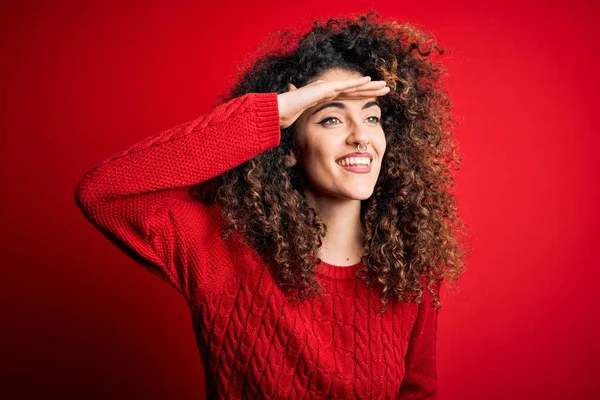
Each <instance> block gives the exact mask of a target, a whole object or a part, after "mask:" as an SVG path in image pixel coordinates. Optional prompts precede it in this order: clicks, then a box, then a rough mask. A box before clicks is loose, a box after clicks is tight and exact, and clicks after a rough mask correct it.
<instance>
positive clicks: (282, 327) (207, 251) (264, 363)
mask: <svg viewBox="0 0 600 400" xmlns="http://www.w3.org/2000/svg"><path fill="white" fill-rule="evenodd" d="M279 143H280V126H279V114H278V105H277V94H276V93H259V94H257V93H252V94H247V95H245V96H242V97H239V98H235V99H233V100H230V101H229V102H227V103H224V104H221V105H219V106H217V107H216V108H214V109H213V110H212V111H211V112H209V113H207V114H206V115H203V116H201V117H199V118H197V119H195V120H193V121H190V122H187V123H184V124H180V125H178V126H176V127H174V128H172V129H169V130H166V131H163V132H161V133H159V134H156V135H154V136H151V137H148V138H146V139H144V140H142V141H140V142H139V143H137V144H135V145H133V146H131V147H130V148H128V149H127V150H125V151H122V152H120V153H118V154H116V155H114V156H113V157H111V158H109V159H107V160H105V161H103V162H102V163H100V164H98V165H97V166H95V167H94V168H93V169H92V170H91V171H89V172H87V173H86V174H85V175H84V176H83V178H82V179H81V181H80V182H79V184H78V186H77V189H76V192H75V200H76V202H77V205H78V206H79V208H80V209H81V211H82V212H83V214H84V215H85V217H86V218H87V219H88V220H89V221H90V222H91V223H92V224H93V225H94V226H95V227H96V228H97V229H99V230H100V231H101V232H102V233H103V234H104V235H105V236H106V237H107V238H108V239H110V240H111V242H113V243H114V244H115V245H117V246H119V248H121V249H122V250H123V251H125V252H126V253H127V254H128V255H129V256H130V257H132V258H133V259H134V260H136V261H137V262H138V263H140V265H142V266H144V267H145V268H147V269H148V270H149V271H151V272H152V273H153V274H155V275H157V276H159V277H160V278H161V279H163V280H165V281H166V282H168V283H169V284H170V285H171V286H173V287H174V288H175V289H177V290H178V291H179V292H180V293H181V294H182V295H183V296H184V297H185V298H186V300H187V301H188V303H189V305H190V310H191V312H192V316H193V326H194V330H195V333H196V340H197V344H198V349H199V351H200V354H201V356H202V359H203V362H204V367H205V371H206V385H207V386H206V390H207V396H208V397H209V398H214V397H218V398H232V399H234V398H236V399H237V398H245V397H260V398H292V399H296V398H340V399H341V398H343V399H347V398H374V399H383V398H386V399H389V398H401V399H417V398H419V399H422V398H428V399H430V398H435V397H436V391H437V390H436V387H437V383H436V378H437V377H436V368H435V340H436V328H437V314H438V312H437V311H436V310H435V309H434V308H433V306H432V305H431V297H430V295H429V294H428V292H427V290H424V296H423V301H422V303H421V304H422V305H420V306H419V305H416V304H412V303H394V302H390V303H389V305H388V310H387V312H386V313H385V314H384V315H380V314H377V313H376V312H375V310H376V308H377V307H378V306H379V305H380V302H379V295H378V291H377V290H371V291H370V290H368V288H367V287H365V286H364V285H363V284H362V283H361V282H360V280H359V279H358V278H356V277H355V276H354V273H355V271H356V270H357V269H358V268H359V267H360V263H359V264H356V265H353V266H350V267H341V266H333V265H329V264H326V263H322V264H320V265H319V266H318V275H317V278H318V279H321V280H322V282H323V283H324V285H325V286H324V288H325V297H324V298H315V299H311V300H307V301H304V302H300V303H298V304H296V305H293V306H292V305H290V303H288V301H287V300H286V298H285V296H284V295H283V293H282V292H281V291H280V289H279V288H278V286H277V285H276V284H275V283H274V280H273V279H272V277H271V275H270V273H269V272H268V269H267V268H266V266H265V265H264V264H262V263H261V262H260V260H259V258H258V256H257V254H256V253H255V251H254V250H253V249H252V248H250V247H249V246H247V245H246V244H245V243H244V242H243V240H241V235H239V233H237V232H234V234H233V236H232V240H228V241H223V240H221V238H220V236H219V235H220V230H221V226H222V224H223V223H224V221H223V220H222V217H221V216H220V212H219V211H220V210H219V209H218V208H217V206H216V205H211V206H208V205H206V204H203V203H201V202H199V201H196V200H194V199H192V198H191V196H190V195H189V193H188V190H187V189H188V188H189V187H190V186H192V185H194V184H197V183H199V182H201V181H205V180H207V179H210V178H212V177H214V176H217V175H219V174H221V173H223V172H224V171H226V170H228V169H231V168H234V167H236V166H238V165H240V164H242V163H243V162H245V161H247V160H249V159H251V158H253V157H254V156H256V155H258V154H260V153H262V152H263V151H265V150H268V149H270V148H273V147H276V146H278V145H279Z"/></svg>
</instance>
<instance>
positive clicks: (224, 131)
mask: <svg viewBox="0 0 600 400" xmlns="http://www.w3.org/2000/svg"><path fill="white" fill-rule="evenodd" d="M279 143H280V126H279V110H278V103H277V93H274V92H273V93H249V94H246V95H244V96H241V97H237V98H234V99H232V100H230V101H228V102H226V103H223V104H221V105H219V106H217V107H215V108H214V109H213V110H212V111H210V112H209V113H207V114H205V115H202V116H200V117H199V118H197V119H195V120H193V121H190V122H187V123H183V124H180V125H178V126H175V127H174V128H171V129H168V130H165V131H163V132H161V133H158V134H156V135H153V136H150V137H147V138H145V139H144V140H142V141H140V142H138V143H136V144H134V145H133V146H131V147H129V148H128V149H126V150H124V151H122V152H120V153H118V154H116V155H114V156H112V157H110V158H108V159H106V160H104V161H103V162H101V163H99V164H98V165H96V166H95V167H94V168H92V169H91V170H90V171H88V172H87V173H85V174H84V175H83V177H82V178H81V180H80V181H79V183H78V184H77V187H76V190H75V202H76V204H77V206H78V207H79V209H80V210H81V212H82V213H83V214H84V216H85V217H86V218H87V219H88V220H89V221H90V222H91V223H92V224H93V225H94V226H95V227H96V228H97V229H98V230H100V231H101V232H102V234H103V235H104V236H106V237H107V238H108V239H109V240H110V241H111V242H112V243H113V244H115V245H116V246H117V247H119V248H120V249H121V250H123V251H124V252H125V253H126V254H127V255H128V256H130V257H131V258H133V259H134V260H135V261H136V262H138V263H139V264H141V265H142V266H144V267H146V268H147V269H149V270H150V272H152V273H153V274H154V275H157V276H158V277H159V278H161V279H163V280H165V281H166V282H167V283H169V284H170V285H171V286H173V287H174V288H176V289H177V290H178V291H179V292H180V293H181V294H182V295H184V296H185V298H186V299H187V300H188V301H189V300H190V297H189V296H190V291H191V289H192V287H194V286H195V285H198V284H202V283H204V282H206V281H210V280H211V279H214V278H216V277H217V276H216V275H217V273H218V271H215V269H218V268H219V265H218V264H219V263H218V262H213V261H206V263H207V264H205V265H204V264H202V265H200V267H199V266H198V265H197V264H198V262H196V261H197V260H198V258H199V256H198V255H197V254H196V255H193V254H189V244H190V243H194V244H197V243H198V242H199V241H200V242H201V243H202V246H204V247H202V248H200V250H203V249H204V248H206V252H209V251H211V249H209V248H207V247H210V244H209V242H206V243H204V242H202V239H203V238H204V237H206V233H207V232H209V230H211V229H212V230H214V229H217V228H216V227H214V226H213V225H214V222H213V221H212V220H211V217H210V215H209V213H208V206H207V205H204V204H201V203H200V202H199V201H192V200H191V199H190V197H189V196H188V189H189V186H192V185H195V184H198V183H201V182H203V181H206V180H208V179H211V178H213V177H215V176H217V175H219V174H221V173H223V172H225V171H227V170H230V169H232V168H234V167H236V166H238V165H240V164H242V163H244V162H246V161H248V160H250V159H251V158H253V157H255V156H256V155H258V154H260V153H262V152H263V151H266V150H268V149H270V148H273V147H276V146H278V145H279ZM205 255H206V254H201V255H200V258H201V259H204V258H207V257H203V256H205ZM194 260H195V261H194ZM203 262H204V261H203ZM209 262H211V263H212V264H210V265H209V264H208V263H209ZM195 289H197V288H194V290H195Z"/></svg>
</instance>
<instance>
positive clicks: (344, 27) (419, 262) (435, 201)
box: [192, 11, 467, 312]
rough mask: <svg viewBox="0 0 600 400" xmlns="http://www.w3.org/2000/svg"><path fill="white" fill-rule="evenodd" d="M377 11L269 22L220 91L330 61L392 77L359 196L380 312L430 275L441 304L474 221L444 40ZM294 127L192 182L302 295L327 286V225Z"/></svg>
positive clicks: (416, 294) (283, 80)
mask: <svg viewBox="0 0 600 400" xmlns="http://www.w3.org/2000/svg"><path fill="white" fill-rule="evenodd" d="M379 19H380V18H379V15H378V14H377V13H376V12H374V11H372V12H369V13H367V14H366V15H358V16H351V17H348V18H345V19H329V20H327V21H318V20H317V21H315V22H314V24H313V26H312V29H310V31H309V32H308V33H304V34H298V33H294V32H292V31H287V32H276V33H274V34H272V35H271V36H270V37H269V40H267V41H266V42H265V45H263V46H262V48H261V49H259V50H258V52H257V53H256V55H255V57H254V58H253V60H254V61H252V60H247V61H246V63H245V64H244V65H243V66H242V68H241V69H240V70H239V72H238V73H239V75H238V81H237V83H236V84H235V85H234V86H233V87H232V88H231V90H230V92H229V93H228V94H227V95H226V96H222V97H221V98H220V99H219V102H225V101H228V100H230V99H232V98H235V97H238V96H242V95H244V94H246V93H251V92H255V93H261V92H262V93H267V92H277V93H283V92H286V91H287V90H288V84H289V83H290V82H291V83H293V84H294V85H295V86H297V87H300V86H303V85H304V84H306V83H307V81H309V80H310V79H311V78H312V77H315V76H317V75H319V74H320V73H322V72H324V71H326V70H328V69H330V68H342V69H346V70H350V71H356V72H359V73H361V74H362V75H369V76H371V77H372V79H373V80H385V81H386V82H387V83H388V86H390V88H391V90H390V92H389V93H388V94H387V95H386V96H382V97H381V98H380V99H379V100H380V105H381V109H382V119H381V124H382V127H383V130H384V132H385V137H386V141H387V151H386V153H385V155H384V158H383V160H382V168H381V172H380V176H379V179H378V181H377V185H376V187H375V190H374V193H373V195H372V196H371V197H370V198H369V199H367V200H364V201H362V202H361V213H360V214H361V216H360V217H361V225H362V229H363V233H364V235H363V251H364V253H363V259H362V262H363V267H362V268H361V269H360V270H358V271H357V276H358V277H360V279H362V281H363V282H364V283H365V284H366V285H371V286H373V287H378V288H379V289H380V291H381V304H382V308H381V309H380V311H381V312H384V311H385V309H386V308H387V303H388V301H389V298H390V297H391V298H392V299H396V300H398V301H411V302H416V303H420V302H421V298H422V295H423V289H424V287H427V288H428V290H429V293H431V295H432V297H433V300H432V301H433V303H434V305H435V307H436V308H438V307H440V302H439V298H438V297H439V296H438V294H437V291H436V290H434V289H433V288H434V285H438V284H440V283H441V282H442V281H443V280H444V279H446V278H449V279H451V280H457V279H458V277H459V275H460V273H461V272H462V271H463V269H464V263H463V259H464V258H465V256H466V253H467V251H466V246H465V244H466V243H467V241H466V240H465V241H461V239H462V238H463V237H464V238H466V236H467V235H466V226H465V224H464V223H463V222H462V221H461V219H460V218H459V216H458V211H457V208H456V204H455V197H454V195H453V194H452V193H451V189H452V187H453V186H454V179H453V177H452V175H451V169H452V168H454V169H458V168H459V166H460V164H461V159H460V156H459V155H458V154H457V151H456V148H455V147H456V146H455V144H454V142H453V128H454V126H455V124H454V120H453V116H452V113H451V106H452V104H451V101H450V98H449V96H448V95H447V93H446V92H445V90H444V88H443V87H442V85H441V78H442V76H443V75H444V73H445V70H444V68H443V66H442V65H441V63H436V62H434V61H433V60H432V59H431V58H432V55H433V54H432V53H433V52H434V50H436V51H437V52H438V54H439V55H441V54H443V52H444V49H441V48H439V47H438V46H437V43H436V41H435V40H434V39H433V37H432V36H431V35H430V34H428V33H426V32H425V31H424V30H423V29H421V28H418V27H416V26H415V25H413V24H411V23H399V22H397V21H394V20H391V21H381V22H379ZM265 50H266V51H265ZM261 52H262V53H261ZM294 129H295V125H292V126H291V127H289V128H285V129H282V131H281V142H280V145H279V146H278V147H276V148H272V149H269V150H267V151H265V152H263V153H261V154H259V155H257V156H256V157H254V158H253V159H251V160H249V161H247V162H245V163H243V164H241V165H239V166H238V167H236V168H234V169H231V170H229V171H226V172H225V173H223V174H221V175H219V176H217V177H215V178H213V179H212V180H211V181H208V182H204V183H202V184H200V185H197V186H195V187H193V188H192V194H193V195H194V196H196V197H197V198H198V199H199V200H201V201H204V202H206V203H209V204H212V203H214V202H217V203H218V204H219V205H221V206H222V207H223V211H222V212H223V216H224V217H225V219H226V220H227V221H229V223H228V224H225V226H223V231H222V238H223V239H224V240H227V239H228V238H229V237H230V236H231V233H232V231H233V230H235V229H237V230H239V232H241V233H242V235H243V237H244V238H245V239H246V240H247V242H248V244H249V245H250V246H252V247H253V248H254V249H255V250H256V251H257V253H258V254H260V256H261V258H262V260H263V262H265V263H266V264H267V266H268V267H269V268H270V271H271V273H272V274H273V277H274V280H275V281H276V283H277V284H278V285H279V287H280V288H281V289H282V290H283V291H284V293H286V294H288V295H293V296H289V297H290V299H299V300H303V299H305V298H307V297H309V296H311V295H313V294H316V293H320V292H321V290H322V287H321V284H320V282H319V281H318V280H317V279H315V277H314V275H315V272H316V264H317V263H318V262H320V259H319V258H318V256H317V254H318V249H319V248H320V246H321V245H322V239H323V237H324V236H325V234H326V231H327V229H326V226H325V225H324V223H323V222H322V221H321V220H320V218H319V215H318V213H317V211H316V210H315V209H314V208H313V207H311V206H310V205H309V204H308V202H307V201H306V199H305V197H304V194H303V187H304V183H305V182H306V176H305V174H304V171H303V170H302V168H301V167H300V166H299V165H295V166H293V167H291V168H290V167H287V166H285V165H284V161H285V160H284V157H285V156H286V155H287V154H289V153H290V152H291V151H296V144H295V142H294ZM426 279H427V282H426V281H425V280H426ZM437 287H438V288H439V286H437Z"/></svg>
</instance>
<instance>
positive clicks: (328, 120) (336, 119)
mask: <svg viewBox="0 0 600 400" xmlns="http://www.w3.org/2000/svg"><path fill="white" fill-rule="evenodd" d="M334 120H335V121H339V122H342V121H340V119H339V118H338V117H328V118H324V119H322V120H321V121H320V122H317V124H320V125H326V126H327V125H337V123H335V124H332V123H329V122H331V121H334Z"/></svg>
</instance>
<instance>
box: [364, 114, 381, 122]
mask: <svg viewBox="0 0 600 400" xmlns="http://www.w3.org/2000/svg"><path fill="white" fill-rule="evenodd" d="M369 119H370V120H371V121H369V122H372V123H374V124H378V123H379V117H376V116H374V115H373V116H371V117H368V118H367V120H369Z"/></svg>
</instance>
